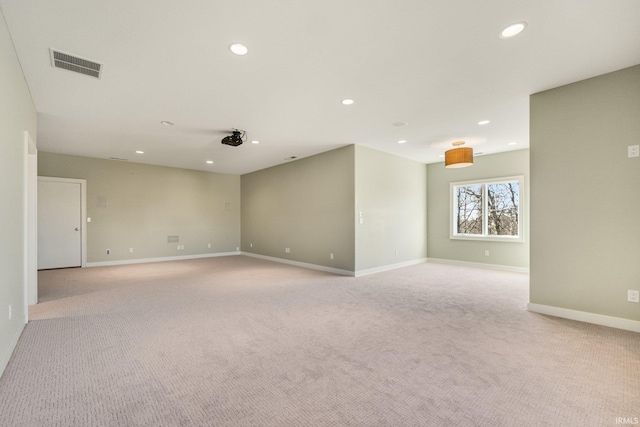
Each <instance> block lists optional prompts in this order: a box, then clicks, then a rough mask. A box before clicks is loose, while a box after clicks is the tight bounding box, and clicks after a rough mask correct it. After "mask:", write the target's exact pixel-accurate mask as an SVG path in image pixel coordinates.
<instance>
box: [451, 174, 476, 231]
mask: <svg viewBox="0 0 640 427" xmlns="http://www.w3.org/2000/svg"><path fill="white" fill-rule="evenodd" d="M456 199H457V200H458V214H457V218H456V222H457V230H458V233H460V234H482V185H468V186H464V187H456Z"/></svg>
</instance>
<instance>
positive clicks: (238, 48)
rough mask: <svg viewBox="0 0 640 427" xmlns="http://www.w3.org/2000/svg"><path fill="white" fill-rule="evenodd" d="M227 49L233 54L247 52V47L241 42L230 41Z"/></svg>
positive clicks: (244, 53)
mask: <svg viewBox="0 0 640 427" xmlns="http://www.w3.org/2000/svg"><path fill="white" fill-rule="evenodd" d="M229 50H230V51H231V53H233V54H235V55H240V56H242V55H246V54H247V52H249V48H248V47H246V46H245V45H243V44H242V43H231V44H230V45H229Z"/></svg>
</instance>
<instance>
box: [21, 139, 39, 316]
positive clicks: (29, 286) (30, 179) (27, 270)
mask: <svg viewBox="0 0 640 427" xmlns="http://www.w3.org/2000/svg"><path fill="white" fill-rule="evenodd" d="M24 146H25V159H24V168H25V169H24V174H25V175H24V177H25V178H24V185H25V194H24V220H25V221H24V296H25V311H24V316H25V323H27V322H28V319H29V306H30V305H33V304H37V303H38V149H37V148H36V144H35V143H34V142H33V139H32V138H31V134H30V133H29V131H28V130H25V131H24Z"/></svg>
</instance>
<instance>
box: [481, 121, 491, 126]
mask: <svg viewBox="0 0 640 427" xmlns="http://www.w3.org/2000/svg"><path fill="white" fill-rule="evenodd" d="M489 123H491V122H490V121H489V120H480V121H479V122H478V124H479V125H480V126H482V125H488V124H489Z"/></svg>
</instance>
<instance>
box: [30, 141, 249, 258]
mask: <svg viewBox="0 0 640 427" xmlns="http://www.w3.org/2000/svg"><path fill="white" fill-rule="evenodd" d="M38 175H39V176H52V177H60V178H75V179H86V180H87V217H89V218H91V222H90V223H87V224H86V227H85V229H86V230H87V261H88V262H89V263H97V262H98V263H99V262H115V261H127V260H140V259H142V260H144V259H154V258H164V257H182V256H194V255H203V256H205V255H212V254H218V253H229V252H235V251H236V249H237V248H239V246H240V176H238V175H227V174H219V173H212V172H202V171H194V170H187V169H178V168H170V167H163V166H152V165H145V164H140V163H131V162H123V161H116V160H106V159H95V158H88V157H78V156H69V155H64V154H54V153H39V157H38ZM168 236H178V237H179V241H178V242H174V243H168ZM209 244H211V248H209V247H208V245H209ZM178 245H184V249H183V250H178V249H177V247H178ZM130 248H133V253H131V252H129V249H130ZM106 249H110V251H111V254H110V255H107V254H106Z"/></svg>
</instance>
